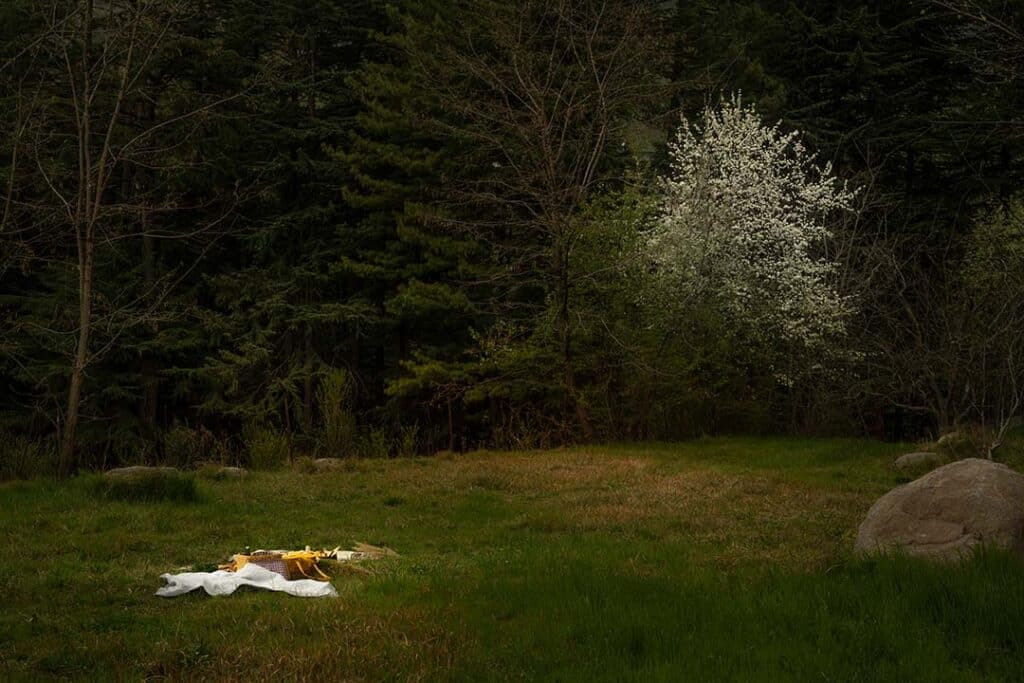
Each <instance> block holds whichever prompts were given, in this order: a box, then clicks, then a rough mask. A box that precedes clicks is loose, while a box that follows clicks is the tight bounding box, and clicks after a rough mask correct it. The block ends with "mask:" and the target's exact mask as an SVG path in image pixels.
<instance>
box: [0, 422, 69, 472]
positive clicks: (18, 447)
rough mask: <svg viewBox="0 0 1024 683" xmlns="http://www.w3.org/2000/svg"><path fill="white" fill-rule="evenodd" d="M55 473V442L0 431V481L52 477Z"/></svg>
mask: <svg viewBox="0 0 1024 683" xmlns="http://www.w3.org/2000/svg"><path fill="white" fill-rule="evenodd" d="M56 473H57V444H56V443H55V441H54V440H53V439H42V440H35V439H29V438H27V437H25V436H20V435H14V434H6V433H0V481H7V480H9V479H36V478H39V477H52V476H54V475H55V474H56Z"/></svg>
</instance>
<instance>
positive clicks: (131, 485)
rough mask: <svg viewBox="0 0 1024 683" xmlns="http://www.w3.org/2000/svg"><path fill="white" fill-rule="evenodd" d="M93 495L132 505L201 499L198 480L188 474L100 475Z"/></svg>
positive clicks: (188, 501)
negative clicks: (197, 484) (197, 486)
mask: <svg viewBox="0 0 1024 683" xmlns="http://www.w3.org/2000/svg"><path fill="white" fill-rule="evenodd" d="M89 486H90V488H91V489H92V492H93V493H94V494H95V495H96V496H97V497H100V498H104V499H106V500H122V501H127V502H130V503H158V502H165V501H166V502H172V503H194V502H197V501H198V500H199V491H198V489H197V488H196V479H195V477H194V476H193V475H191V474H187V473H184V472H175V471H167V472H160V471H157V472H145V473H141V474H136V475H131V476H127V477H110V476H96V477H94V478H92V479H91V480H90V484H89Z"/></svg>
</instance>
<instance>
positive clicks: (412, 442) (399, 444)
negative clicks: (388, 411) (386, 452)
mask: <svg viewBox="0 0 1024 683" xmlns="http://www.w3.org/2000/svg"><path fill="white" fill-rule="evenodd" d="M419 442H420V426H419V425H418V424H413V425H412V426H409V427H402V428H401V430H399V432H398V440H397V441H396V442H395V455H397V456H398V457H400V458H411V457H413V456H415V455H416V452H417V449H418V448H419Z"/></svg>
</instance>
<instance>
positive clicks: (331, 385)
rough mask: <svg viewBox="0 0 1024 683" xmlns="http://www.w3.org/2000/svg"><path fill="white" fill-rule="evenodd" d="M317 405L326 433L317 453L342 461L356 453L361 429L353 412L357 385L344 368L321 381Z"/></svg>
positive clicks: (322, 433)
mask: <svg viewBox="0 0 1024 683" xmlns="http://www.w3.org/2000/svg"><path fill="white" fill-rule="evenodd" d="M316 398H317V404H318V405H319V406H320V421H321V423H322V425H323V431H322V432H321V434H320V441H319V443H318V444H317V446H318V448H317V450H318V451H320V452H321V453H322V454H323V455H324V456H325V457H329V458H341V457H345V456H349V455H354V454H355V452H356V445H357V438H358V431H357V430H358V427H357V424H356V416H355V412H354V411H353V407H354V405H355V398H356V383H355V381H354V380H353V379H352V375H351V374H349V372H348V371H347V370H344V369H334V370H331V371H330V372H328V373H327V374H326V375H324V377H323V378H322V379H321V380H320V386H319V387H318V388H317V395H316Z"/></svg>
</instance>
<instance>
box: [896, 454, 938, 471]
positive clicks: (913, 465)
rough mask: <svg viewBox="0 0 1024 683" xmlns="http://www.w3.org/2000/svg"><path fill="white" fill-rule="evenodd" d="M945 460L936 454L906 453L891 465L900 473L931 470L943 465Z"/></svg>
mask: <svg viewBox="0 0 1024 683" xmlns="http://www.w3.org/2000/svg"><path fill="white" fill-rule="evenodd" d="M945 462H946V459H945V458H943V457H942V456H941V455H939V454H938V453H907V454H906V455H901V456H900V457H898V458H896V462H894V463H893V464H892V465H893V467H895V468H896V469H898V470H900V471H902V472H920V471H922V470H931V469H934V468H936V467H939V466H940V465H942V464H944V463H945Z"/></svg>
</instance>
